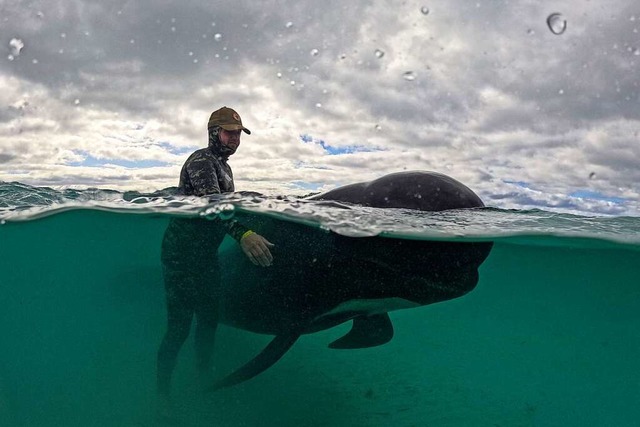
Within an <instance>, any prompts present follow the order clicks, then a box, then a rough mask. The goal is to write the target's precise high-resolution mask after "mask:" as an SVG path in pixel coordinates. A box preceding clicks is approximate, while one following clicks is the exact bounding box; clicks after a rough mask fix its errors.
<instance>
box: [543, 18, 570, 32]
mask: <svg viewBox="0 0 640 427" xmlns="http://www.w3.org/2000/svg"><path fill="white" fill-rule="evenodd" d="M547 26H548V27H549V29H550V30H551V32H552V33H553V34H555V35H557V36H559V35H560V34H562V33H564V32H565V31H566V30H567V20H566V19H564V16H562V14H561V13H552V14H551V15H549V16H548V17H547Z"/></svg>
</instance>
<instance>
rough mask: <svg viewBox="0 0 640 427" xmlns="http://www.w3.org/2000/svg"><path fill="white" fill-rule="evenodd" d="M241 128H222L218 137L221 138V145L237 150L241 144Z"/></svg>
mask: <svg viewBox="0 0 640 427" xmlns="http://www.w3.org/2000/svg"><path fill="white" fill-rule="evenodd" d="M241 133H242V131H241V130H224V129H220V133H219V134H218V138H219V139H220V145H222V146H223V147H226V148H228V149H229V151H231V152H232V154H233V153H235V152H236V150H237V149H238V146H239V145H240V134H241Z"/></svg>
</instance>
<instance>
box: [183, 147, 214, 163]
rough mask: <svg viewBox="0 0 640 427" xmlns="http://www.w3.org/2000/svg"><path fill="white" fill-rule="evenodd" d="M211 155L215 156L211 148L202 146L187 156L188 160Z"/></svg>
mask: <svg viewBox="0 0 640 427" xmlns="http://www.w3.org/2000/svg"><path fill="white" fill-rule="evenodd" d="M210 157H213V153H212V152H211V150H209V149H208V148H200V149H199V150H196V151H194V152H193V153H191V155H190V156H189V157H188V158H187V161H189V160H195V159H200V158H210Z"/></svg>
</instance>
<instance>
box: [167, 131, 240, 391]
mask: <svg viewBox="0 0 640 427" xmlns="http://www.w3.org/2000/svg"><path fill="white" fill-rule="evenodd" d="M218 146H219V144H217V138H215V136H214V138H213V141H212V142H210V143H209V147H207V148H203V149H201V150H198V151H196V152H194V153H193V154H192V155H191V156H189V158H188V159H187V161H186V162H185V164H184V166H183V167H182V171H181V173H180V184H179V187H178V194H182V195H190V196H205V195H210V194H220V193H229V192H233V191H234V184H233V173H232V171H231V167H230V166H229V164H228V163H227V158H226V157H224V156H223V155H221V154H219V150H216V147H218ZM246 231H248V228H246V227H244V226H243V225H241V224H240V223H238V222H237V221H234V220H231V221H222V220H220V219H214V220H208V219H204V218H172V219H171V220H170V223H169V226H168V227H167V230H166V231H165V234H164V238H163V241H162V266H163V274H164V283H165V290H166V301H167V332H166V334H165V336H164V338H163V340H162V344H161V345H160V349H159V351H158V372H157V375H158V377H157V380H158V391H159V392H160V393H164V394H167V395H168V394H169V392H170V388H171V375H172V372H173V370H174V368H175V365H176V362H177V358H178V353H179V351H180V348H181V347H182V345H183V344H184V342H185V340H186V339H187V337H188V336H189V330H190V328H191V322H192V319H193V316H194V314H195V316H196V335H195V345H196V358H197V361H196V363H197V365H198V370H199V371H206V370H208V368H209V365H210V363H211V354H212V351H213V345H214V338H215V332H216V327H217V324H218V303H219V292H220V270H219V264H218V263H219V261H218V256H217V252H218V246H220V243H221V242H222V239H223V238H224V236H225V234H226V233H228V234H229V235H231V236H232V237H233V238H234V239H236V240H237V241H240V239H241V238H242V235H243V234H244V233H245V232H246Z"/></svg>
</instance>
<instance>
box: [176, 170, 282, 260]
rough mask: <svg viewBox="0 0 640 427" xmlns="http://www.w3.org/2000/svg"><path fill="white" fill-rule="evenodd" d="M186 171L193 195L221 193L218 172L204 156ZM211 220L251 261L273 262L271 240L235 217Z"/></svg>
mask: <svg viewBox="0 0 640 427" xmlns="http://www.w3.org/2000/svg"><path fill="white" fill-rule="evenodd" d="M187 172H188V174H189V178H190V180H191V185H192V186H193V192H194V195H196V196H205V195H210V194H221V193H222V192H221V191H220V184H219V183H218V172H217V170H216V169H215V167H214V166H213V164H212V163H211V162H210V161H208V159H206V158H204V157H201V158H196V159H194V160H193V161H192V162H191V163H190V164H189V165H188V166H187ZM213 221H214V222H216V223H218V224H220V226H221V227H223V228H224V229H225V231H226V233H227V234H229V235H230V236H231V237H233V238H234V239H235V240H236V241H237V242H238V243H239V244H240V247H241V248H242V251H243V252H244V253H245V255H247V257H248V258H249V260H251V262H252V263H254V264H255V265H261V266H263V267H268V266H270V265H271V263H272V262H273V256H272V255H271V251H270V250H269V248H270V247H273V244H272V243H271V242H269V241H268V240H267V239H265V238H264V237H262V236H261V235H259V234H257V233H255V232H254V231H252V230H250V229H249V228H248V227H246V226H244V225H242V224H241V223H239V222H238V221H236V220H235V219H231V220H222V219H221V218H220V217H216V218H215V219H213Z"/></svg>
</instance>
